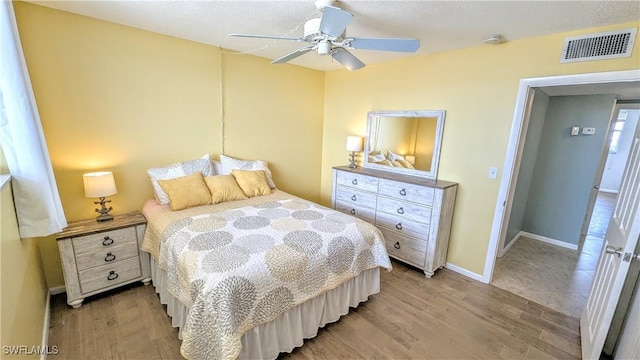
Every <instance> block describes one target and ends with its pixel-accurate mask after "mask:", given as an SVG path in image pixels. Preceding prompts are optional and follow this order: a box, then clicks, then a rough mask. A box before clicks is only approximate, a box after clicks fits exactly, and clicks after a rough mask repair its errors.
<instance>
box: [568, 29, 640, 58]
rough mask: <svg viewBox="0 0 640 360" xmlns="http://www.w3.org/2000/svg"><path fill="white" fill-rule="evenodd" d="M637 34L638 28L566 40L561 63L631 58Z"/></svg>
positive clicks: (573, 37)
mask: <svg viewBox="0 0 640 360" xmlns="http://www.w3.org/2000/svg"><path fill="white" fill-rule="evenodd" d="M637 32H638V29H637V28H632V29H625V30H617V31H608V32H602V33H597V34H587V35H580V36H571V37H568V38H565V39H564V46H563V47H562V57H561V58H560V62H561V63H568V62H578V61H591V60H604V59H615V58H622V57H629V56H631V51H632V50H633V43H634V42H635V40H636V33H637Z"/></svg>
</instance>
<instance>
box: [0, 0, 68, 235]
mask: <svg viewBox="0 0 640 360" xmlns="http://www.w3.org/2000/svg"><path fill="white" fill-rule="evenodd" d="M0 54H2V56H0V145H2V151H3V153H4V156H5V158H6V160H7V167H8V168H9V172H10V173H11V177H12V185H13V197H14V201H15V205H16V213H17V215H18V225H19V229H20V237H22V238H29V237H39V236H46V235H51V234H54V233H57V232H60V230H62V228H64V227H65V226H67V221H66V219H65V216H64V211H63V210H62V203H61V202H60V195H59V194H58V188H57V186H56V180H55V178H54V176H53V169H52V168H51V160H50V159H49V152H48V150H47V144H46V142H45V138H44V133H43V132H42V124H41V123H40V116H39V114H38V109H37V107H36V101H35V97H34V96H33V89H32V88H31V80H30V79H29V73H28V72H27V65H26V63H25V60H24V54H23V53H22V47H21V45H20V37H19V35H18V26H17V24H16V17H15V14H14V12H13V4H12V2H11V1H0Z"/></svg>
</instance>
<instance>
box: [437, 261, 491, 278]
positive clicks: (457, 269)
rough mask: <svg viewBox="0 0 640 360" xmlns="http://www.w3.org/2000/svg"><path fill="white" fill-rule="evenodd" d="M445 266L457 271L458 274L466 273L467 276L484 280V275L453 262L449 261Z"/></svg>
mask: <svg viewBox="0 0 640 360" xmlns="http://www.w3.org/2000/svg"><path fill="white" fill-rule="evenodd" d="M444 267H445V268H447V269H449V270H451V271H453V272H456V273H458V274H461V275H464V276H466V277H469V278H472V279H473V280H477V281H482V275H480V274H476V273H474V272H471V271H469V270H467V269H464V268H461V267H460V266H458V265H453V264H452V263H450V262H448V263H447V264H446V265H445V266H444Z"/></svg>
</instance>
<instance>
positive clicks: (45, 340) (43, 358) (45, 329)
mask: <svg viewBox="0 0 640 360" xmlns="http://www.w3.org/2000/svg"><path fill="white" fill-rule="evenodd" d="M50 320H51V293H50V292H47V301H46V304H45V306H44V325H43V326H42V347H41V348H40V349H49V325H50V324H51V322H50ZM40 360H47V351H43V352H42V353H41V355H40Z"/></svg>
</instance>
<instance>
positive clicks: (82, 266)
mask: <svg viewBox="0 0 640 360" xmlns="http://www.w3.org/2000/svg"><path fill="white" fill-rule="evenodd" d="M137 256H138V246H137V244H136V243H131V242H129V243H122V244H120V245H117V246H109V247H108V248H104V249H96V250H95V251H93V252H86V253H81V254H76V263H77V264H78V271H82V270H86V269H89V268H92V267H96V266H100V265H106V264H109V263H115V262H117V261H121V260H124V259H128V258H132V257H137Z"/></svg>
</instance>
